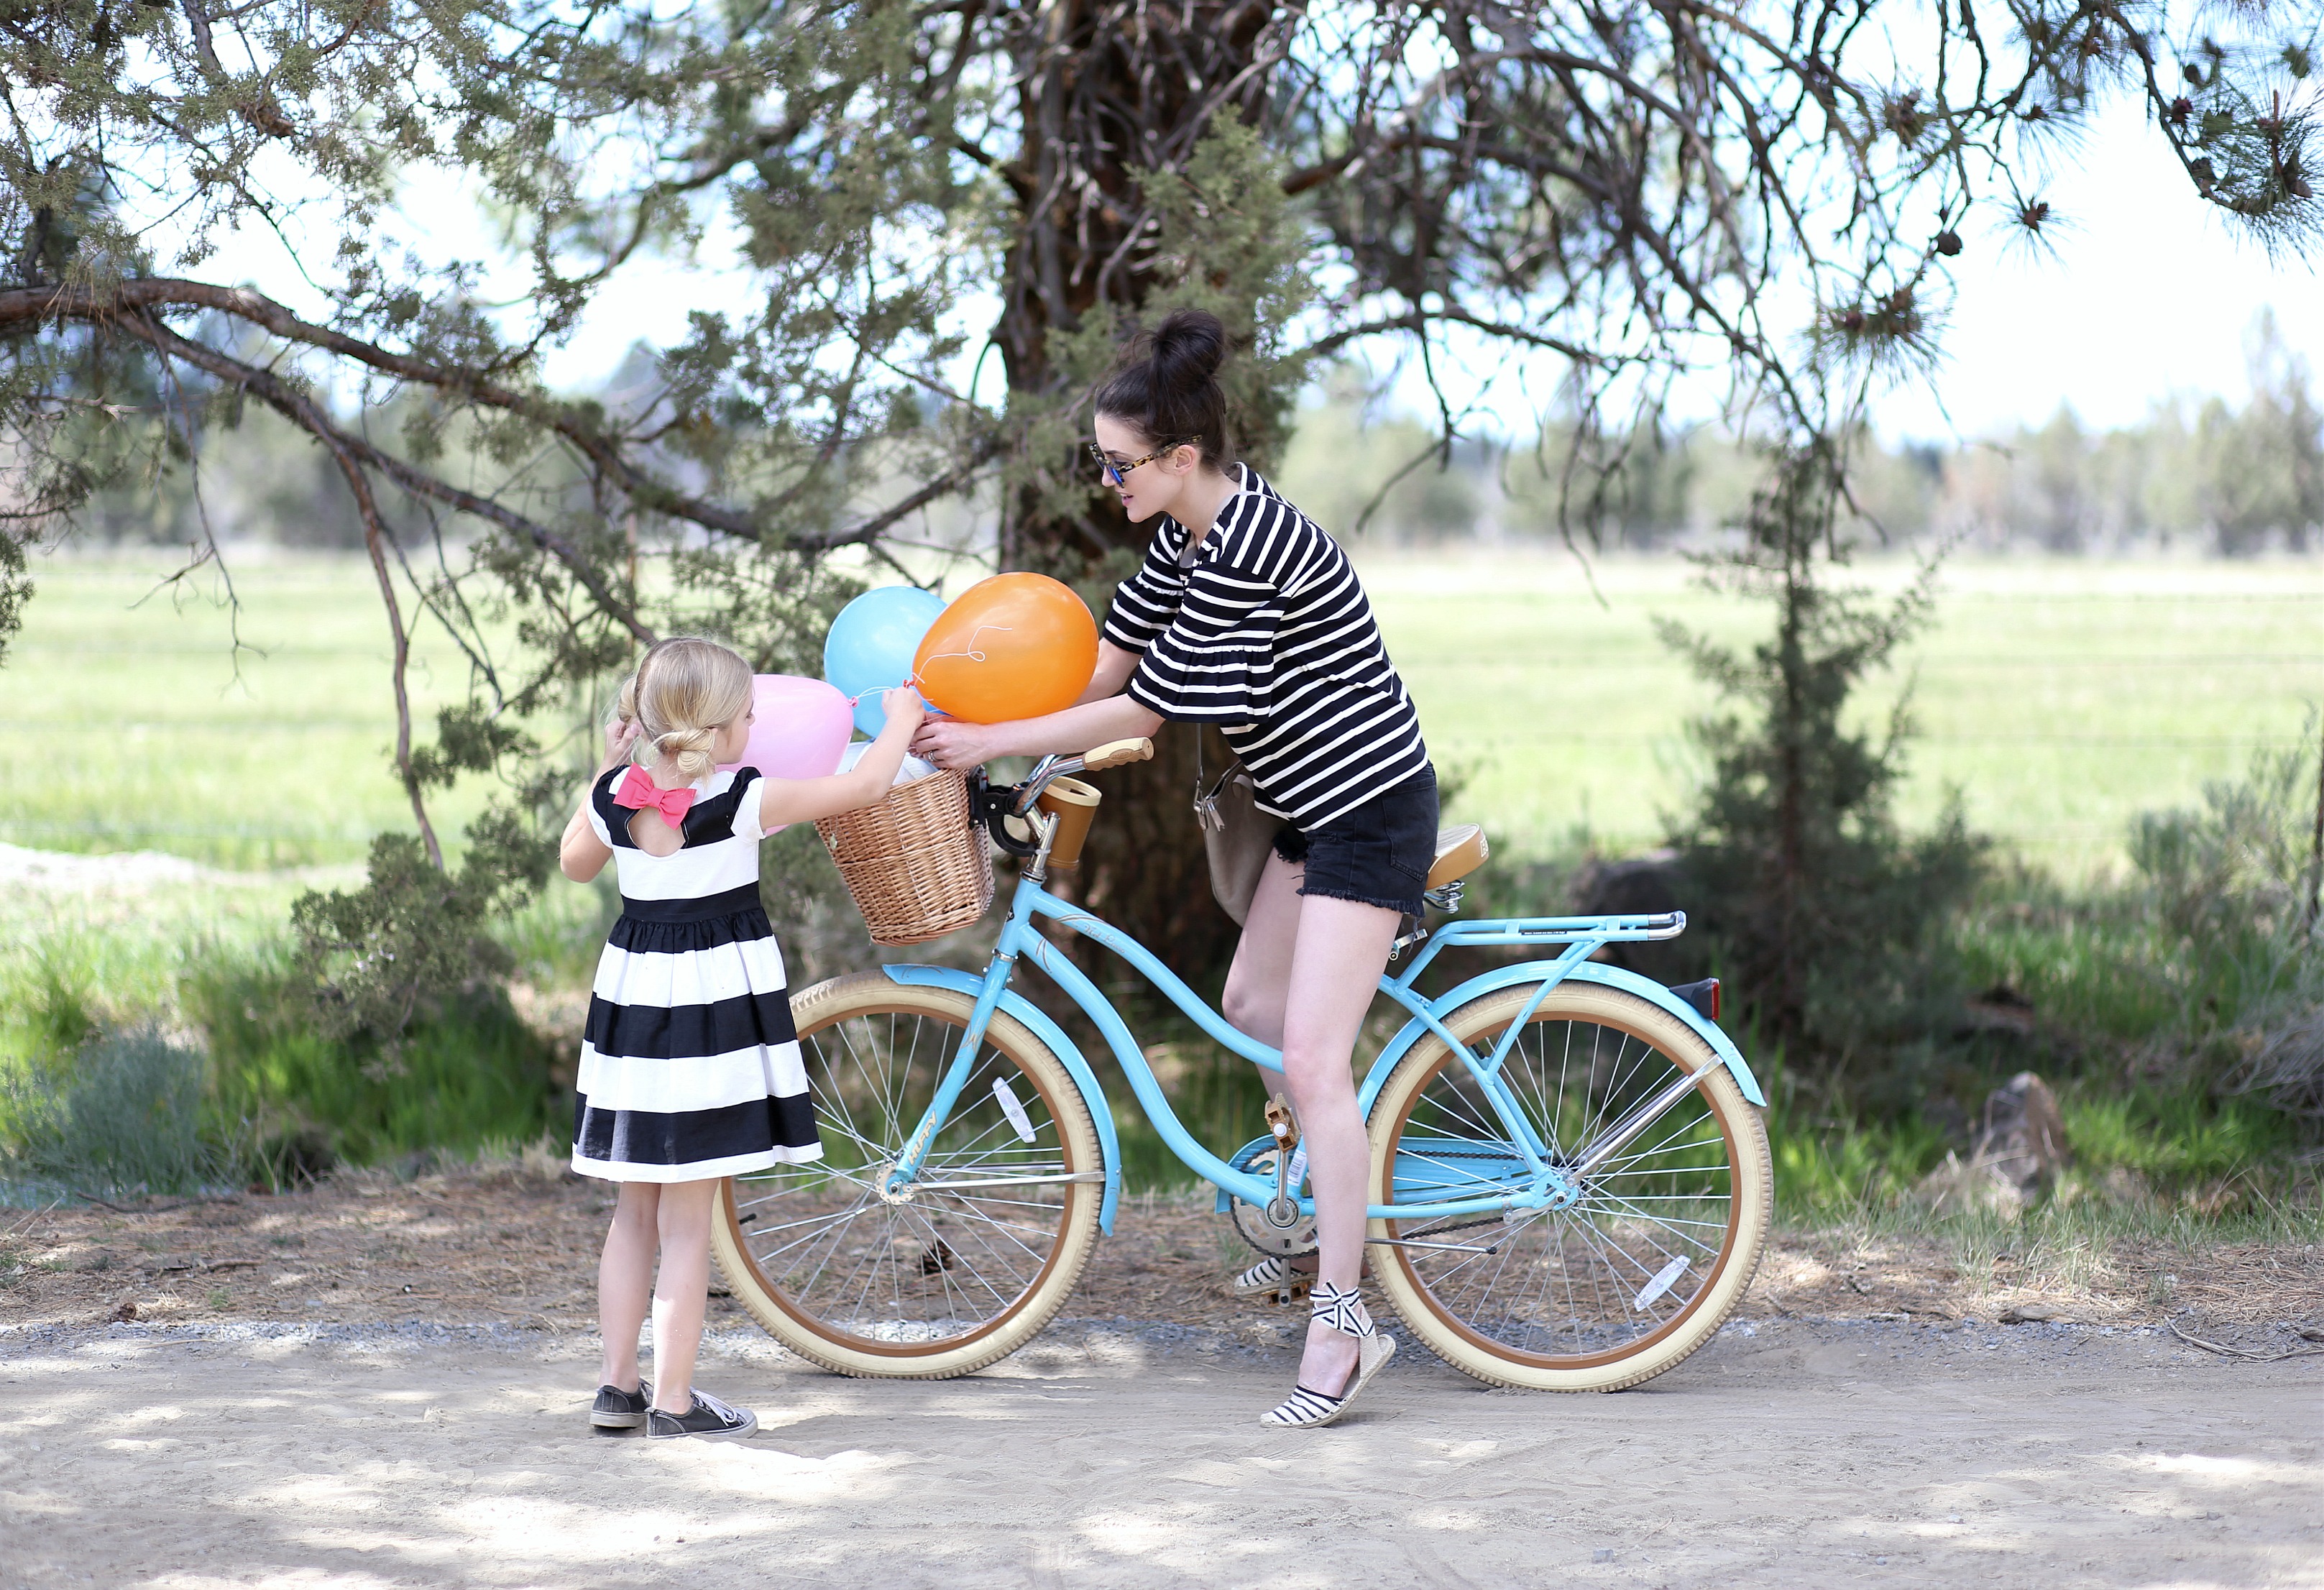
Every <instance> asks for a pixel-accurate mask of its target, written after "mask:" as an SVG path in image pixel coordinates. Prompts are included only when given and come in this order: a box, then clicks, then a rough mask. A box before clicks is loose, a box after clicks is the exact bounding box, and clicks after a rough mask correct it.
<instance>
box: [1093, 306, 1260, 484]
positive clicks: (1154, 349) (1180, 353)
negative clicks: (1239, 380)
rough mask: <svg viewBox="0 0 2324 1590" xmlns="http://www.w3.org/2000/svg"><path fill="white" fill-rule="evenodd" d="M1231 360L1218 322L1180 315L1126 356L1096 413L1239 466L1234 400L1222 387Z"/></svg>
mask: <svg viewBox="0 0 2324 1590" xmlns="http://www.w3.org/2000/svg"><path fill="white" fill-rule="evenodd" d="M1226 356H1227V328H1226V326H1225V325H1224V323H1223V322H1222V321H1221V320H1220V319H1219V318H1218V317H1217V316H1216V315H1214V314H1213V313H1211V312H1210V311H1209V310H1171V311H1170V313H1168V314H1167V315H1165V316H1164V317H1163V318H1162V323H1161V324H1160V325H1159V326H1157V327H1155V328H1153V329H1152V330H1151V331H1141V332H1139V334H1138V335H1137V336H1136V337H1133V338H1131V339H1130V346H1129V347H1125V348H1123V349H1122V351H1121V357H1120V360H1119V361H1117V362H1116V363H1115V365H1114V367H1113V374H1111V375H1109V376H1107V377H1106V378H1105V384H1103V385H1102V386H1101V387H1099V388H1098V389H1097V399H1096V404H1095V406H1096V409H1097V411H1098V412H1099V413H1101V414H1103V415H1104V416H1105V417H1106V418H1107V419H1109V420H1119V421H1121V422H1122V423H1124V424H1125V425H1135V426H1136V427H1138V429H1139V430H1140V431H1142V432H1144V433H1145V435H1146V437H1147V439H1148V440H1150V441H1153V442H1155V443H1157V445H1158V444H1161V443H1164V442H1167V443H1171V444H1173V445H1175V444H1176V443H1178V442H1182V441H1188V442H1192V443H1194V446H1195V447H1196V448H1199V449H1201V452H1202V455H1203V463H1205V464H1208V465H1209V466H1210V467H1212V468H1213V469H1216V468H1220V467H1223V466H1225V465H1227V464H1230V463H1232V462H1233V461H1234V448H1233V447H1232V446H1231V444H1230V443H1229V442H1228V440H1227V394H1226V393H1225V391H1224V390H1223V389H1222V387H1221V386H1220V385H1219V365H1220V364H1221V362H1222V361H1223V360H1224V359H1225V358H1226Z"/></svg>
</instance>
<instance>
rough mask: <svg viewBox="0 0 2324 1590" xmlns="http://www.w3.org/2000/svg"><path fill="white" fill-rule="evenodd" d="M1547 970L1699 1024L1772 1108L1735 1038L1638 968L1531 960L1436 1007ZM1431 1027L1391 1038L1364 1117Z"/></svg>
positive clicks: (1367, 1080) (1485, 976)
mask: <svg viewBox="0 0 2324 1590" xmlns="http://www.w3.org/2000/svg"><path fill="white" fill-rule="evenodd" d="M1545 974H1550V975H1554V976H1555V979H1556V981H1559V982H1579V983H1596V984H1600V985H1604V986H1605V987H1608V988H1618V989H1620V990H1622V991H1623V992H1624V993H1626V994H1637V996H1638V997H1639V998H1640V999H1643V1000H1645V1001H1646V1002H1647V1003H1650V1004H1653V1005H1655V1006H1657V1007H1659V1008H1660V1009H1663V1010H1665V1011H1668V1012H1670V1013H1671V1014H1672V1015H1674V1016H1676V1017H1677V1018H1678V1019H1679V1020H1680V1021H1684V1022H1685V1023H1686V1024H1687V1025H1688V1026H1689V1027H1692V1028H1693V1029H1694V1031H1695V1032H1696V1033H1697V1034H1699V1035H1700V1036H1701V1039H1702V1040H1703V1041H1704V1042H1705V1043H1708V1044H1709V1045H1711V1053H1713V1054H1715V1055H1717V1056H1718V1057H1719V1061H1720V1064H1721V1065H1723V1066H1725V1067H1726V1068H1727V1071H1728V1075H1729V1076H1731V1077H1734V1078H1735V1086H1737V1087H1738V1088H1739V1089H1741V1090H1742V1094H1743V1097H1744V1098H1745V1099H1746V1100H1747V1101H1748V1102H1749V1103H1751V1104H1753V1105H1757V1106H1758V1107H1759V1108H1761V1109H1765V1108H1766V1106H1767V1095H1766V1094H1765V1093H1763V1092H1762V1091H1760V1087H1759V1079H1758V1078H1757V1077H1754V1076H1753V1075H1752V1074H1751V1067H1750V1063H1749V1062H1748V1061H1747V1060H1745V1059H1744V1058H1743V1051H1742V1050H1741V1049H1737V1048H1736V1047H1735V1040H1733V1039H1731V1038H1729V1037H1728V1036H1727V1034H1726V1033H1725V1032H1723V1031H1720V1029H1719V1028H1718V1027H1717V1026H1716V1025H1715V1024H1714V1023H1712V1022H1711V1021H1708V1020H1706V1019H1705V1018H1704V1017H1703V1014H1702V1012H1700V1011H1698V1010H1696V1009H1695V1008H1694V1007H1693V1006H1692V1005H1691V1004H1689V1003H1686V1001H1684V1000H1683V999H1680V998H1679V997H1678V996H1676V995H1675V994H1672V993H1671V991H1670V990H1669V989H1667V988H1665V987H1664V986H1663V985H1661V984H1659V983H1657V982H1655V980H1654V979H1653V978H1651V977H1641V976H1639V975H1637V973H1636V972H1628V971H1624V970H1623V969H1622V968H1621V967H1619V966H1608V965H1606V964H1605V963H1604V962H1602V961H1574V962H1572V963H1569V964H1568V965H1566V966H1563V968H1561V967H1560V966H1558V964H1557V963H1556V962H1554V961H1525V962H1521V963H1519V964H1518V965H1517V966H1500V967H1497V968H1495V969H1494V970H1492V971H1489V972H1483V973H1480V974H1479V975H1476V976H1474V977H1471V978H1470V979H1469V980H1468V981H1467V982H1466V983H1463V984H1462V985H1460V986H1459V987H1457V988H1454V989H1452V991H1451V992H1449V993H1446V994H1439V995H1438V996H1437V997H1436V999H1435V1000H1434V1002H1433V1004H1434V1009H1435V1010H1436V1011H1437V1012H1438V1013H1439V1017H1440V1019H1441V1018H1442V1017H1443V1016H1446V1015H1450V1014H1451V1013H1452V1012H1454V1011H1456V1010H1458V1009H1460V1008H1461V1007H1462V1005H1464V1004H1466V1003H1469V1002H1470V1001H1471V1000H1472V999H1474V998H1476V997H1477V996H1478V995H1479V994H1492V993H1496V992H1498V991H1499V990H1500V989H1503V988H1508V987H1512V986H1515V985H1519V984H1530V983H1538V982H1540V981H1541V980H1542V978H1543V975H1545ZM1427 1031H1428V1029H1427V1027H1426V1026H1425V1024H1424V1023H1423V1022H1422V1021H1420V1019H1419V1018H1418V1017H1415V1018H1414V1019H1413V1020H1411V1021H1406V1023H1405V1024H1404V1027H1403V1029H1402V1031H1398V1032H1397V1035H1396V1036H1395V1037H1394V1038H1392V1039H1390V1040H1388V1047H1387V1048H1386V1049H1382V1050H1380V1055H1379V1059H1377V1060H1375V1061H1373V1062H1372V1068H1371V1071H1370V1073H1369V1075H1367V1076H1366V1077H1364V1085H1363V1088H1362V1090H1361V1091H1360V1093H1359V1094H1358V1095H1357V1105H1358V1108H1359V1110H1360V1112H1361V1113H1362V1114H1364V1115H1366V1116H1367V1117H1369V1115H1370V1114H1371V1107H1372V1101H1373V1100H1374V1099H1376V1098H1378V1097H1379V1090H1380V1089H1381V1088H1382V1087H1384V1086H1387V1085H1388V1073H1389V1072H1390V1071H1392V1070H1394V1069H1395V1068H1396V1063H1397V1061H1398V1060H1400V1059H1402V1058H1404V1054H1405V1051H1406V1049H1410V1048H1411V1047H1412V1046H1413V1045H1414V1044H1416V1043H1417V1042H1419V1041H1420V1040H1421V1038H1422V1036H1423V1035H1424V1034H1425V1033H1426V1032H1427Z"/></svg>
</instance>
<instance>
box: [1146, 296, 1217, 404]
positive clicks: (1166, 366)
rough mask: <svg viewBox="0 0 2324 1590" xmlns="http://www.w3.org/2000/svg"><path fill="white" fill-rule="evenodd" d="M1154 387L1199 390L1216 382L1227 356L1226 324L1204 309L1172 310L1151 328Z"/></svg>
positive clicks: (1176, 390)
mask: <svg viewBox="0 0 2324 1590" xmlns="http://www.w3.org/2000/svg"><path fill="white" fill-rule="evenodd" d="M1153 344H1154V352H1153V355H1152V357H1153V360H1154V374H1155V376H1156V377H1157V385H1160V386H1163V387H1166V388H1167V389H1168V390H1170V391H1172V392H1187V391H1199V390H1201V389H1202V388H1203V386H1205V385H1208V384H1210V383H1211V382H1213V381H1215V380H1216V379H1218V374H1219V366H1220V365H1222V364H1223V363H1224V362H1225V360H1226V356H1227V328H1226V323H1225V322H1224V321H1222V320H1221V319H1219V318H1218V317H1217V316H1216V315H1214V314H1213V313H1211V311H1210V310H1171V311H1170V312H1169V313H1168V314H1167V315H1165V316H1164V317H1162V324H1160V325H1159V326H1157V327H1156V328H1154V335H1153Z"/></svg>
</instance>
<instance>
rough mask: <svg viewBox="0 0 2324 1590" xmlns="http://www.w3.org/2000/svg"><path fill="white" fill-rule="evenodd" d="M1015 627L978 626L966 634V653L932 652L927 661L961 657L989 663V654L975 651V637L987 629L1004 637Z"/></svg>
mask: <svg viewBox="0 0 2324 1590" xmlns="http://www.w3.org/2000/svg"><path fill="white" fill-rule="evenodd" d="M1016 627H1017V626H1016V625H1015V624H978V625H977V626H976V627H975V628H974V629H973V630H971V631H970V632H969V633H968V650H967V651H965V652H931V653H929V655H928V661H930V662H940V661H943V660H944V659H945V658H947V657H961V658H965V659H966V660H967V661H971V662H989V661H991V653H989V652H980V651H978V650H977V648H976V640H977V637H978V636H979V635H982V633H984V632H985V631H986V630H989V629H991V630H999V631H1000V632H1001V633H1002V634H1004V635H1005V634H1007V633H1010V631H1011V630H1013V629H1015V628H1016ZM905 682H906V683H910V682H911V681H910V680H906V681H905Z"/></svg>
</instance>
